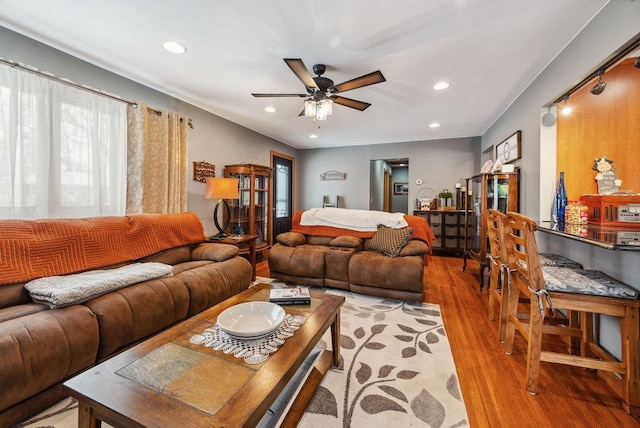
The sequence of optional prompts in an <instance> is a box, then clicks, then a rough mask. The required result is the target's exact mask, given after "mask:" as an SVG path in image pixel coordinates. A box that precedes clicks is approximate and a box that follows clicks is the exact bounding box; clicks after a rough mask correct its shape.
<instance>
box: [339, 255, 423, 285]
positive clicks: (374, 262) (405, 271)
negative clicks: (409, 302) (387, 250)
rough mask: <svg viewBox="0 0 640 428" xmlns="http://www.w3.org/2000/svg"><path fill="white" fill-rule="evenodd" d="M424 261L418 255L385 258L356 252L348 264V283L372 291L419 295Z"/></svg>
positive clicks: (384, 256)
mask: <svg viewBox="0 0 640 428" xmlns="http://www.w3.org/2000/svg"><path fill="white" fill-rule="evenodd" d="M423 273H424V261H423V259H422V257H419V256H408V257H388V256H386V255H384V254H382V253H378V252H376V251H360V252H359V253H355V254H354V255H353V256H352V257H351V260H350V261H349V283H350V284H351V290H352V291H354V288H353V286H355V285H366V286H369V287H372V288H383V289H390V290H401V291H408V292H412V293H422V291H423V283H422V277H423Z"/></svg>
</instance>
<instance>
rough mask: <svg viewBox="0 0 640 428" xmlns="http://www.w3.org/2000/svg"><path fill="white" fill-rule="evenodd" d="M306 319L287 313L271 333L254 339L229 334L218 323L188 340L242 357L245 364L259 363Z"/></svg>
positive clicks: (275, 349)
mask: <svg viewBox="0 0 640 428" xmlns="http://www.w3.org/2000/svg"><path fill="white" fill-rule="evenodd" d="M305 320H306V318H305V317H303V316H298V315H290V314H287V315H286V316H285V318H284V321H282V324H280V326H279V327H278V328H277V329H275V330H274V331H273V332H272V333H269V334H268V335H266V336H263V337H259V338H255V339H243V338H239V337H235V336H231V335H229V334H227V333H225V332H224V331H222V330H221V329H220V327H219V326H218V324H215V325H214V326H213V327H210V328H207V329H205V330H204V331H203V332H202V334H195V335H193V337H191V339H190V342H191V343H193V344H194V345H204V346H206V347H208V348H213V349H214V350H216V351H222V352H224V353H225V354H233V356H234V357H236V358H244V361H245V362H246V363H247V364H261V363H264V362H265V361H267V360H268V359H269V354H273V353H274V352H276V351H277V350H278V347H279V346H281V345H282V344H283V343H284V341H285V339H286V338H288V337H291V336H293V333H294V332H295V331H296V330H297V329H299V328H300V326H301V325H302V323H304V321H305Z"/></svg>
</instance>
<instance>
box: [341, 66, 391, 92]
mask: <svg viewBox="0 0 640 428" xmlns="http://www.w3.org/2000/svg"><path fill="white" fill-rule="evenodd" d="M386 81H387V79H385V78H384V76H383V75H382V73H381V72H380V70H377V71H374V72H372V73H369V74H365V75H364V76H360V77H356V78H355V79H351V80H347V81H346V82H343V83H340V84H338V85H334V86H333V87H332V88H329V89H333V90H335V92H344V91H350V90H352V89H357V88H362V87H363V86H369V85H375V84H376V83H382V82H386Z"/></svg>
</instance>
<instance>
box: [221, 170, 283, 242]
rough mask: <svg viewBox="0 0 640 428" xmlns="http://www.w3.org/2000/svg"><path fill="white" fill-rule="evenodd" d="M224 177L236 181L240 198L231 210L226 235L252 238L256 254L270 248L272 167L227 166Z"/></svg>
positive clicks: (234, 202) (232, 205)
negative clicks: (254, 241) (254, 238)
mask: <svg viewBox="0 0 640 428" xmlns="http://www.w3.org/2000/svg"><path fill="white" fill-rule="evenodd" d="M224 174H225V176H226V177H233V178H237V179H238V190H239V193H240V198H239V199H238V200H237V201H236V200H234V201H233V203H232V204H230V207H231V221H230V223H229V228H228V230H227V233H231V234H232V235H255V237H256V251H262V250H264V249H267V248H268V247H269V242H270V226H271V225H270V224H269V221H270V218H271V216H270V212H271V211H270V207H269V203H270V199H269V197H270V196H269V193H270V190H269V186H270V185H271V168H270V167H268V166H264V165H253V164H238V165H226V166H225V169H224Z"/></svg>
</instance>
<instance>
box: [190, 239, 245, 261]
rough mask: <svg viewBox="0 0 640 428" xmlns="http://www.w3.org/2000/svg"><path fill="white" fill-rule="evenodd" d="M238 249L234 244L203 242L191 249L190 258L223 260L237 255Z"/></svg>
mask: <svg viewBox="0 0 640 428" xmlns="http://www.w3.org/2000/svg"><path fill="white" fill-rule="evenodd" d="M239 252H240V249H239V248H238V247H236V246H235V245H229V244H219V243H215V242H203V243H201V244H198V245H197V246H196V247H195V248H194V249H193V250H191V260H213V261H214V262H223V261H225V260H229V259H232V258H234V257H235V256H237V255H238V253H239Z"/></svg>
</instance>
